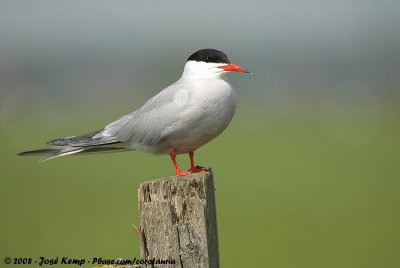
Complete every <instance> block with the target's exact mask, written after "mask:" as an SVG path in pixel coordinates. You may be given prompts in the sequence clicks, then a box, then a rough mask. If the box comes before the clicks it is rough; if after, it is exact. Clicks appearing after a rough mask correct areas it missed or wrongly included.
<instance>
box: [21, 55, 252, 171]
mask: <svg viewBox="0 0 400 268" xmlns="http://www.w3.org/2000/svg"><path fill="white" fill-rule="evenodd" d="M230 72H239V73H251V72H250V71H248V70H247V69H245V68H243V67H242V66H240V65H238V64H235V63H232V62H230V61H229V59H228V57H227V55H226V54H225V53H223V52H221V51H219V50H215V49H202V50H199V51H197V52H195V53H193V54H192V55H191V56H190V57H189V58H188V60H187V61H186V64H185V67H184V70H183V73H182V76H181V78H180V79H179V80H178V81H176V82H175V83H173V84H172V85H170V86H168V87H167V88H165V89H164V90H162V91H161V92H159V93H158V94H157V95H155V96H154V97H152V98H151V99H150V100H148V101H147V102H146V103H145V104H144V105H143V106H142V107H141V108H139V109H138V110H136V111H134V112H133V113H131V114H128V115H125V116H122V117H121V118H119V119H118V120H117V121H114V122H112V123H110V124H108V125H107V126H106V127H104V128H103V129H101V130H97V131H93V132H90V133H87V134H84V135H80V136H72V137H66V138H60V139H55V140H51V141H49V142H47V144H50V145H54V146H55V147H53V148H47V149H40V150H34V151H27V152H22V153H20V154H19V155H22V156H26V155H42V156H43V155H45V156H47V158H45V159H44V160H49V159H53V158H56V157H60V156H67V155H76V154H92V153H100V152H118V151H126V150H141V151H144V152H148V153H153V154H167V155H168V154H169V155H170V157H171V160H172V162H173V164H174V166H175V170H176V174H177V175H178V176H185V175H188V174H191V173H198V172H203V171H205V170H206V169H204V168H200V167H198V166H196V165H195V163H194V152H195V151H196V150H197V149H198V148H200V147H201V146H202V145H204V144H206V143H207V142H209V141H211V140H212V139H214V138H216V137H217V136H218V135H219V134H221V133H222V131H224V129H225V128H226V127H227V126H228V124H229V123H230V121H231V119H232V117H233V115H234V113H235V110H236V94H235V91H234V89H233V87H232V85H231V84H230V83H229V81H228V78H227V77H226V74H228V73H230ZM186 153H188V154H189V158H190V166H191V167H190V169H189V170H188V171H187V172H186V171H182V170H181V169H180V168H179V166H178V163H177V161H176V156H177V155H178V154H186Z"/></svg>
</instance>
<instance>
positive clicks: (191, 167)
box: [189, 152, 208, 173]
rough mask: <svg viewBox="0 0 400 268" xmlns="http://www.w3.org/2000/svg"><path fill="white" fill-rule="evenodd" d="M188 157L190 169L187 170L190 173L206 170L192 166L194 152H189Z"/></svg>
mask: <svg viewBox="0 0 400 268" xmlns="http://www.w3.org/2000/svg"><path fill="white" fill-rule="evenodd" d="M189 157H190V169H189V171H190V172H193V173H199V172H204V171H207V170H208V169H206V168H196V166H195V165H194V152H189Z"/></svg>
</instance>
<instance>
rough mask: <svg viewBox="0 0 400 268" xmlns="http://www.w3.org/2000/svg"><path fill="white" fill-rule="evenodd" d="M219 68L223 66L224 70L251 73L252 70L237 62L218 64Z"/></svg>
mask: <svg viewBox="0 0 400 268" xmlns="http://www.w3.org/2000/svg"><path fill="white" fill-rule="evenodd" d="M218 68H221V69H222V70H224V71H226V72H237V73H250V74H251V72H250V71H249V70H247V69H246V68H243V67H242V66H240V65H239V64H236V63H229V64H228V65H221V66H218Z"/></svg>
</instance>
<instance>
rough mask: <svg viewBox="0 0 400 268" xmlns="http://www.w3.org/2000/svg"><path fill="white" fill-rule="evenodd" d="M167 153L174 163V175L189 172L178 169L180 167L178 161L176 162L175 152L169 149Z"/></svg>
mask: <svg viewBox="0 0 400 268" xmlns="http://www.w3.org/2000/svg"><path fill="white" fill-rule="evenodd" d="M169 155H170V156H171V160H172V162H173V163H174V166H175V170H176V175H178V176H186V175H189V174H190V173H191V172H185V171H181V170H180V168H179V166H178V163H177V162H176V154H175V153H174V152H172V151H171V152H170V153H169Z"/></svg>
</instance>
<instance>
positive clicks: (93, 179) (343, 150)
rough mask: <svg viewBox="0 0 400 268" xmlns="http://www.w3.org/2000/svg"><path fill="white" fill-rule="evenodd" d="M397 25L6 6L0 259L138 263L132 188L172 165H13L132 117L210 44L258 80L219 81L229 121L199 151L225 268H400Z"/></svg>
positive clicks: (285, 7) (180, 6)
mask: <svg viewBox="0 0 400 268" xmlns="http://www.w3.org/2000/svg"><path fill="white" fill-rule="evenodd" d="M399 11H400V4H399V2H396V1H380V2H377V1H362V2H361V1H335V2H332V3H329V4H328V2H325V1H274V0H272V1H262V2H261V1H260V2H259V1H243V2H232V1H219V2H207V1H202V2H197V3H189V2H187V1H185V2H183V1H182V2H170V1H168V2H164V3H157V4H156V3H150V2H149V3H147V2H142V3H135V2H132V1H118V2H110V1H85V2H82V1H68V2H67V1H63V2H61V1H35V2H32V1H25V2H23V1H1V2H0V38H1V45H0V148H1V150H0V182H1V186H0V204H1V213H2V217H1V228H0V257H1V258H2V259H3V258H4V257H6V256H10V257H12V258H14V257H33V258H38V257H40V256H44V257H48V258H54V257H57V256H69V257H73V258H81V257H85V258H93V257H102V258H117V257H123V258H133V257H139V239H138V238H139V237H138V235H137V234H136V233H135V232H134V231H133V230H132V228H131V224H132V223H133V224H135V225H138V217H137V188H138V185H139V184H140V183H141V182H143V181H145V180H149V179H153V178H158V177H162V176H165V175H172V174H173V172H174V169H173V166H172V164H171V162H170V160H169V158H168V157H167V156H158V157H155V156H152V155H148V154H144V153H142V152H126V153H120V154H105V155H97V156H82V157H66V158H60V159H55V160H52V161H49V162H45V163H38V160H39V158H32V157H30V158H28V157H27V158H22V157H17V156H16V154H17V153H18V152H21V151H24V150H30V149H38V148H43V147H46V145H45V142H46V141H48V140H50V139H53V138H59V137H65V136H70V135H75V134H83V133H86V132H89V131H92V130H96V129H99V128H102V127H103V126H105V125H106V124H107V123H109V122H111V121H113V120H115V119H117V118H118V117H119V116H121V115H123V114H126V113H130V112H132V111H133V110H135V109H137V108H139V107H140V105H141V104H143V103H144V102H145V101H146V100H147V99H149V98H150V97H152V96H153V95H154V94H156V93H157V92H158V91H159V90H161V89H163V88H164V87H165V86H167V85H169V84H170V83H172V82H174V81H175V80H176V79H178V77H179V76H180V73H181V71H182V68H183V65H184V63H185V60H186V59H187V57H188V56H189V55H190V54H191V53H193V52H194V51H196V50H198V49H202V48H207V47H211V48H216V49H220V50H222V51H224V52H226V53H227V54H228V56H229V57H230V59H231V60H232V61H234V62H237V63H239V64H241V65H243V66H245V67H247V68H249V69H250V70H252V71H253V72H254V73H255V74H254V75H253V76H248V75H239V74H233V75H231V78H230V80H231V82H232V84H233V85H234V86H235V88H236V91H237V95H238V109H237V112H236V115H235V117H234V119H233V121H232V123H231V125H230V126H229V127H228V129H227V130H226V131H225V132H224V133H223V134H222V135H221V136H220V137H218V138H217V139H216V140H214V141H212V142H211V143H209V144H207V145H206V146H204V147H202V148H201V149H200V150H198V152H197V161H198V163H199V164H201V165H204V166H212V167H213V169H214V174H215V184H216V197H217V213H218V230H219V243H220V244H219V247H220V258H221V266H222V267H276V268H278V267H307V268H309V267H325V268H326V267H335V268H336V267H352V268H354V267H360V268H361V267H362V268H367V267H399V266H400V228H399V226H400V212H399V211H400V209H399V208H400V165H399V158H400V139H399V137H400V124H399V122H400V113H399V112H400V107H399V100H400V91H399V82H400V76H399V70H400V32H399V31H398V25H400V17H399V16H398V13H399ZM179 162H180V163H181V165H182V166H184V167H185V168H186V167H188V166H189V163H188V159H187V156H180V157H179ZM1 263H2V260H1ZM1 266H3V264H2V265H1Z"/></svg>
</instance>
